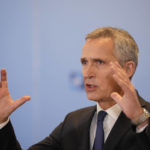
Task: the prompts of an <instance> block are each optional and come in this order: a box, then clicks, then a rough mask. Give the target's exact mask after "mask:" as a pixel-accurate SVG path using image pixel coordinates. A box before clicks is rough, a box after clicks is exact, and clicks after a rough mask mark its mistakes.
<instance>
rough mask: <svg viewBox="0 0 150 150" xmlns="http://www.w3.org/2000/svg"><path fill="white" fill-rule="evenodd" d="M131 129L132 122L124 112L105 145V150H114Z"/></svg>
mask: <svg viewBox="0 0 150 150" xmlns="http://www.w3.org/2000/svg"><path fill="white" fill-rule="evenodd" d="M130 128H131V123H130V120H129V119H128V118H127V117H126V116H125V114H124V113H123V112H122V113H121V114H120V116H119V118H118V120H117V121H116V123H115V125H114V127H113V128H112V130H111V132H110V134H109V136H108V138H107V140H106V142H105V144H104V150H110V149H111V150H114V149H115V147H116V146H117V144H118V143H119V140H120V139H121V137H123V135H124V134H125V133H126V132H127V131H128V129H130ZM114 138H115V140H114Z"/></svg>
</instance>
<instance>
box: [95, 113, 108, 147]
mask: <svg viewBox="0 0 150 150" xmlns="http://www.w3.org/2000/svg"><path fill="white" fill-rule="evenodd" d="M106 114H107V113H106V112H105V111H100V112H99V113H98V117H97V129H96V136H95V141H94V146H93V150H102V148H103V145H104V130H103V120H104V118H105V116H106Z"/></svg>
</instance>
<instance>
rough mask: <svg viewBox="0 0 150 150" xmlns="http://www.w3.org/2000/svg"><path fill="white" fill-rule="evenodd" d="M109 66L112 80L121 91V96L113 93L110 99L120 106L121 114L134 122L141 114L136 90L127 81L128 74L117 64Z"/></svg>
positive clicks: (141, 110) (128, 80)
mask: <svg viewBox="0 0 150 150" xmlns="http://www.w3.org/2000/svg"><path fill="white" fill-rule="evenodd" d="M110 65H111V69H112V73H113V78H114V80H115V81H116V82H117V84H118V85H119V86H120V87H121V89H122V91H123V95H120V94H119V93H117V92H113V93H112V94H111V97H112V98H113V99H114V100H115V101H116V103H118V104H119V105H120V107H121V108H122V110H123V112H124V113H125V114H126V116H127V117H128V118H129V119H131V120H135V119H136V118H138V117H139V116H140V115H141V114H142V113H143V109H142V108H141V105H140V103H139V100H138V97H137V93H136V90H135V88H134V86H133V84H132V83H131V81H130V79H129V75H128V73H127V72H126V70H125V69H123V68H122V67H121V66H120V65H119V63H118V62H115V63H111V64H110Z"/></svg>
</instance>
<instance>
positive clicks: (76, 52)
mask: <svg viewBox="0 0 150 150" xmlns="http://www.w3.org/2000/svg"><path fill="white" fill-rule="evenodd" d="M149 14H150V1H149V0H132V1H131V0H124V1H121V0H113V1H110V0H13V1H12V0H0V68H6V69H7V72H8V83H9V89H10V93H11V95H12V97H13V99H18V98H20V97H22V96H24V95H30V96H31V98H32V99H31V101H29V102H27V103H26V104H24V105H23V106H22V107H20V108H19V109H18V110H16V112H14V113H13V114H12V115H11V121H12V123H13V126H14V129H15V132H16V135H17V138H18V140H19V141H20V144H21V145H22V148H23V150H26V149H27V148H28V147H29V146H30V145H32V144H34V143H36V142H38V141H40V140H42V139H43V138H45V137H46V136H48V135H49V134H50V133H51V131H52V130H53V129H54V128H55V127H56V126H57V125H58V124H59V123H60V122H61V121H63V119H64V117H65V115H66V114H67V113H68V112H70V111H73V110H76V109H79V108H81V107H85V106H89V105H95V103H94V102H91V101H89V100H87V98H86V94H85V92H84V89H83V82H82V75H81V65H80V56H81V50H82V46H83V44H84V42H85V40H84V38H85V35H86V34H87V33H88V32H90V31H92V30H94V29H95V28H98V27H103V26H113V27H119V28H123V29H125V30H127V31H129V33H131V35H132V36H133V37H134V38H135V40H136V41H137V43H138V46H139V49H140V57H139V65H138V69H137V71H136V74H135V76H134V78H133V84H134V85H135V87H136V88H137V89H138V91H139V93H140V94H141V95H142V96H143V97H144V98H145V99H147V100H148V101H150V95H149V89H150V79H149V77H150V69H149V65H150V44H149V43H150V29H149V28H150V19H149V18H150V17H149Z"/></svg>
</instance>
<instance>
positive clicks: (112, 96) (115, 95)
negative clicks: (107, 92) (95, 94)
mask: <svg viewBox="0 0 150 150" xmlns="http://www.w3.org/2000/svg"><path fill="white" fill-rule="evenodd" d="M111 98H112V99H113V100H114V101H115V102H116V103H118V104H119V105H120V104H121V101H122V97H121V96H120V95H119V94H118V93H117V92H113V93H111Z"/></svg>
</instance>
